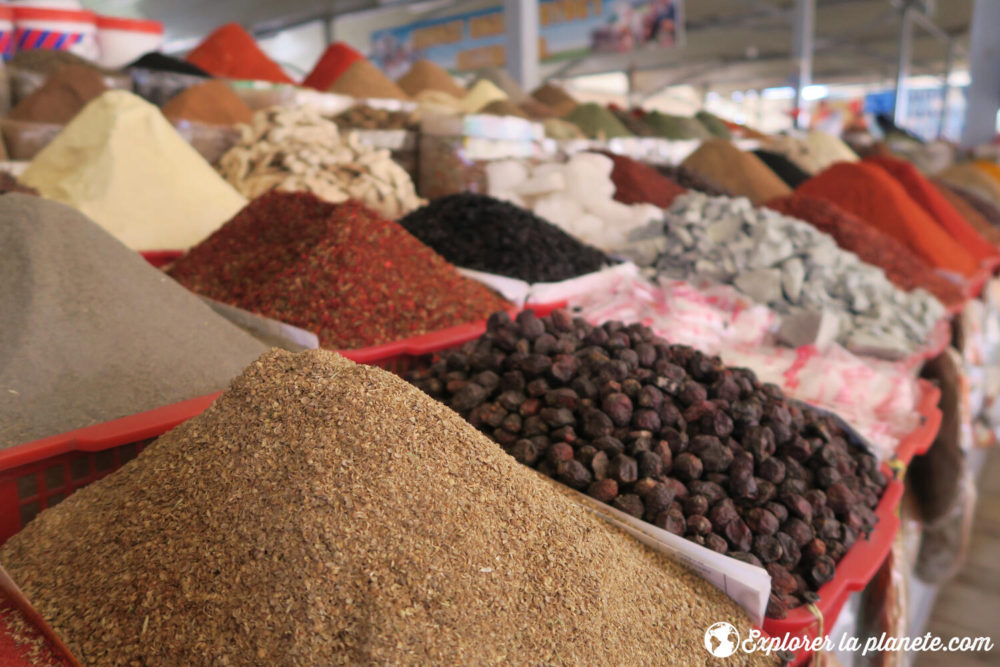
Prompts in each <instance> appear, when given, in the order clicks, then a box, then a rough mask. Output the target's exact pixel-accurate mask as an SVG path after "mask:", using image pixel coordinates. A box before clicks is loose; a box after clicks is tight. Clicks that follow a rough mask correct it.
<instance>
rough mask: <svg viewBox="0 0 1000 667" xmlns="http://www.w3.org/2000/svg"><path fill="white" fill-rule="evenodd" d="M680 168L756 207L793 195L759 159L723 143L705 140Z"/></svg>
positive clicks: (723, 140)
mask: <svg viewBox="0 0 1000 667" xmlns="http://www.w3.org/2000/svg"><path fill="white" fill-rule="evenodd" d="M681 164H682V165H683V166H685V167H687V168H688V169H690V170H691V171H694V172H696V173H697V174H699V175H700V176H702V177H703V178H706V179H708V180H710V181H713V182H715V183H718V184H719V185H720V186H722V187H723V188H725V189H726V190H728V191H730V192H732V193H733V194H734V195H735V196H737V197H747V198H748V199H749V200H750V201H752V202H753V203H754V204H756V205H760V204H763V203H764V202H766V201H768V200H769V199H774V198H775V197H784V196H787V195H790V194H791V193H792V190H791V188H789V187H788V185H786V184H785V182H784V181H782V180H781V179H780V178H779V177H778V176H777V174H775V173H774V172H773V171H771V170H770V169H769V168H768V166H767V165H766V164H764V162H763V161H762V160H761V159H760V158H759V157H757V156H756V155H754V154H752V153H747V152H745V151H741V150H740V149H738V148H737V147H736V146H734V145H733V144H732V143H730V142H729V141H727V140H725V139H708V140H707V141H705V142H703V143H702V144H701V146H700V147H699V148H698V150H696V151H695V152H694V153H692V154H691V155H689V156H688V157H687V159H685V160H684V162H682V163H681Z"/></svg>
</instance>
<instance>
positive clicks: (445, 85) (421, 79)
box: [396, 60, 465, 99]
mask: <svg viewBox="0 0 1000 667" xmlns="http://www.w3.org/2000/svg"><path fill="white" fill-rule="evenodd" d="M396 83H397V84H398V85H399V87H400V88H401V89H402V90H403V92H404V93H406V94H407V95H409V96H410V97H416V96H417V95H419V94H420V93H421V92H423V91H425V90H438V91H440V92H442V93H448V94H449V95H451V96H452V97H454V98H458V99H461V98H462V97H464V96H465V88H462V87H461V86H460V85H458V84H457V83H455V79H453V78H452V77H451V74H448V70H446V69H444V68H443V67H441V66H440V65H435V64H434V63H432V62H431V61H429V60H418V61H417V62H415V63H413V65H412V66H411V67H410V70H409V71H408V72H407V73H406V74H404V75H403V76H402V77H400V78H399V80H398V81H396Z"/></svg>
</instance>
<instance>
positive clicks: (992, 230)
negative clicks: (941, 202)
mask: <svg viewBox="0 0 1000 667" xmlns="http://www.w3.org/2000/svg"><path fill="white" fill-rule="evenodd" d="M934 187H936V188H937V190H938V192H940V193H941V196H943V197H944V198H945V199H947V200H948V203H949V204H951V205H952V206H953V207H954V209H955V210H956V211H958V214H959V215H961V216H962V218H964V219H965V221H966V222H968V223H969V224H970V225H972V228H973V229H975V230H976V231H977V232H979V234H980V235H981V236H982V237H983V238H984V239H986V240H987V241H989V242H990V243H992V244H993V245H995V246H1000V229H997V228H996V227H994V226H993V225H992V224H990V221H989V220H987V219H986V218H985V217H983V215H982V214H981V213H980V212H979V211H977V210H976V207H975V206H973V205H972V204H970V203H969V202H968V201H966V199H965V197H963V196H962V195H960V194H958V193H957V192H955V191H954V190H952V189H951V188H949V187H948V186H947V185H944V184H943V183H935V184H934Z"/></svg>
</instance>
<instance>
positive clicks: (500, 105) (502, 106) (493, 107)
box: [479, 100, 528, 118]
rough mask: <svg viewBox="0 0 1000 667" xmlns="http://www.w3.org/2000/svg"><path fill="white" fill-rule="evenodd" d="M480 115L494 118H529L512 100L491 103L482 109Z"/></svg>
mask: <svg viewBox="0 0 1000 667" xmlns="http://www.w3.org/2000/svg"><path fill="white" fill-rule="evenodd" d="M479 113H485V114H490V115H493V116H514V117H515V118H527V117H528V114H526V113H525V112H524V109H522V108H521V107H519V106H518V105H516V104H514V103H513V102H511V101H510V100H496V101H495V102H490V103H489V104H487V105H486V106H484V107H483V108H482V109H480V110H479Z"/></svg>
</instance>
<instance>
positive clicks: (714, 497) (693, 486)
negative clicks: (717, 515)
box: [687, 479, 726, 514]
mask: <svg viewBox="0 0 1000 667" xmlns="http://www.w3.org/2000/svg"><path fill="white" fill-rule="evenodd" d="M687 488H688V491H689V492H690V493H691V494H692V495H694V494H697V495H700V496H704V497H705V499H706V500H707V501H708V504H709V505H714V504H715V503H717V502H718V501H720V500H722V499H723V498H725V497H726V492H725V490H724V489H723V488H722V486H720V485H719V484H716V483H715V482H709V481H705V480H700V479H697V480H694V481H692V482H688V484H687ZM699 514H704V512H699Z"/></svg>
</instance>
